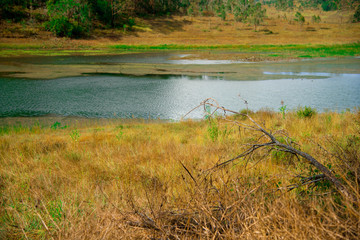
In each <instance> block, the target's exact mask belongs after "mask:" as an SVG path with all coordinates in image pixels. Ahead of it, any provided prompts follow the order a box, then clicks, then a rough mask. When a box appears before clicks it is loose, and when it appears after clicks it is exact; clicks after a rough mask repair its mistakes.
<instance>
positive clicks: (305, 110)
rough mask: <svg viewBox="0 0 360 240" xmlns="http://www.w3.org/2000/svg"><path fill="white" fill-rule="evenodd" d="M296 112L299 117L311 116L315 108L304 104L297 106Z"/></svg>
mask: <svg viewBox="0 0 360 240" xmlns="http://www.w3.org/2000/svg"><path fill="white" fill-rule="evenodd" d="M296 114H297V116H298V117H299V118H311V117H312V116H314V115H315V114H316V110H315V109H314V108H311V107H308V106H305V107H300V108H298V110H297V111H296Z"/></svg>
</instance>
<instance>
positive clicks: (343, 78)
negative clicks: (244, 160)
mask: <svg viewBox="0 0 360 240" xmlns="http://www.w3.org/2000/svg"><path fill="white" fill-rule="evenodd" d="M107 57H108V56H107ZM57 58H60V57H57ZM114 58H118V57H114ZM167 58H168V56H160V55H159V56H158V59H157V60H159V59H160V60H161V59H167ZM80 59H84V61H86V60H87V61H91V59H88V57H80ZM135 59H136V58H135ZM22 60H23V61H24V59H22ZM40 60H41V58H39V59H38V61H39V62H38V64H41V61H40ZM70 60H71V58H68V62H67V63H66V64H74V63H75V62H69V61H70ZM97 60H99V58H97ZM112 60H113V61H117V62H118V61H119V60H116V59H112ZM160 60H159V61H160ZM42 61H44V60H42ZM54 61H55V60H54ZM59 61H60V60H59ZM72 61H75V60H74V59H72ZM104 61H105V60H104ZM124 61H125V60H124ZM126 61H127V62H129V61H130V60H129V59H127V60H126ZM134 61H135V60H134ZM139 61H140V60H139ZM151 61H156V59H155V60H154V59H153V58H152V59H151ZM164 61H165V60H164ZM334 61H335V62H334ZM336 61H338V62H336ZM341 61H342V60H333V61H331V62H326V61H325V63H326V64H327V65H329V66H330V67H328V68H324V62H322V61H320V62H319V61H315V62H314V64H311V63H310V64H309V62H308V61H307V62H306V64H304V66H303V67H301V66H302V64H301V63H299V62H297V63H294V64H292V65H291V64H290V65H287V67H286V66H284V65H282V64H278V65H276V64H275V65H274V64H273V65H271V67H270V66H267V65H264V64H262V65H261V68H262V69H263V71H262V75H261V76H262V77H261V78H262V79H263V80H257V81H234V80H227V79H226V78H225V77H210V76H207V75H206V74H204V75H201V76H198V77H194V76H191V77H190V76H186V75H185V76H177V75H164V76H160V75H154V76H131V75H119V76H116V75H92V76H80V77H68V78H58V79H52V80H33V79H32V80H29V79H19V78H5V77H0V117H14V116H43V115H48V114H50V115H60V116H80V117H91V118H92V117H95V118H114V117H119V118H132V117H134V118H160V119H173V120H179V119H181V117H182V116H184V115H185V114H186V113H187V112H188V111H189V110H191V109H192V108H194V107H195V106H197V105H198V104H199V103H200V102H201V101H203V100H204V99H206V98H209V97H212V98H215V99H216V100H218V101H219V103H220V104H221V105H222V106H225V107H227V108H229V109H232V110H240V109H244V108H246V106H245V105H244V103H243V101H242V100H241V98H243V99H246V100H247V101H248V103H249V104H248V107H249V108H250V109H251V110H255V111H256V110H259V109H263V108H269V109H271V110H275V111H278V109H279V107H280V106H281V101H284V104H285V105H286V106H287V109H296V108H297V107H299V106H311V107H314V108H316V109H317V110H318V111H327V110H330V111H344V110H347V109H350V110H353V109H354V108H356V107H359V106H360V74H359V68H360V59H358V58H354V59H352V60H351V63H352V65H351V64H350V65H351V67H350V68H351V69H352V70H351V71H350V70H349V64H348V63H347V64H345V63H342V62H341ZM60 62H61V61H60ZM108 62H111V61H108ZM32 63H34V62H32ZM57 63H59V62H57ZM47 64H49V62H47ZM63 64H65V63H64V62H63ZM170 64H171V63H170ZM177 64H179V63H177ZM192 64H194V63H192ZM342 64H343V65H344V66H345V65H346V67H347V68H346V70H344V71H343V72H342V68H341V66H342ZM253 65H254V67H257V68H259V66H260V65H257V64H255V63H254V64H253ZM316 65H319V66H322V67H319V68H316ZM276 66H277V67H276ZM289 66H290V67H289ZM291 66H292V67H291ZM335 68H336V71H335V70H334V69H335ZM327 70H328V71H327ZM273 75H277V76H279V79H276V80H267V79H273V78H267V77H269V76H273ZM239 95H240V96H241V98H240V97H239ZM202 116H203V113H202V112H201V111H197V112H194V113H193V114H192V115H190V117H191V118H201V117H202Z"/></svg>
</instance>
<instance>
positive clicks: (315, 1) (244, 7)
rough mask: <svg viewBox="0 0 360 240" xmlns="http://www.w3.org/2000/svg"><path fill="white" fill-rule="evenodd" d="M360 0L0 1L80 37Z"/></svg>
mask: <svg viewBox="0 0 360 240" xmlns="http://www.w3.org/2000/svg"><path fill="white" fill-rule="evenodd" d="M359 1H360V0H298V1H294V0H0V6H1V8H0V18H1V19H5V20H8V21H13V22H20V21H31V22H37V23H42V24H44V27H45V28H46V29H47V30H49V31H52V32H53V33H54V34H56V35H57V36H67V37H80V36H84V35H87V34H88V33H89V32H90V30H91V29H93V28H124V30H127V29H129V30H130V29H131V28H132V27H133V25H135V21H134V17H145V16H164V15H165V16H171V15H173V14H181V15H190V16H218V17H220V18H221V19H223V20H226V18H227V16H228V14H232V15H233V16H234V18H235V20H236V21H241V22H249V23H252V24H253V25H255V27H256V25H258V24H259V23H260V22H261V21H262V19H263V17H264V16H265V10H264V9H263V8H262V6H263V5H264V4H266V5H271V6H275V7H276V8H277V9H279V10H286V9H288V8H295V7H296V8H300V9H305V8H322V9H323V10H324V11H332V10H338V9H343V8H351V7H353V6H354V4H355V6H357V5H358V4H359Z"/></svg>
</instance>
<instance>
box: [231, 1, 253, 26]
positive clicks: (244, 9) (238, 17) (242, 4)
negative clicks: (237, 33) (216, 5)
mask: <svg viewBox="0 0 360 240" xmlns="http://www.w3.org/2000/svg"><path fill="white" fill-rule="evenodd" d="M253 4H254V1H253V0H235V1H234V2H233V7H232V10H233V14H234V17H235V21H237V22H244V21H246V19H247V18H248V16H249V15H250V9H251V6H252V5H253Z"/></svg>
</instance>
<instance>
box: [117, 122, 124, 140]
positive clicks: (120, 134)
mask: <svg viewBox="0 0 360 240" xmlns="http://www.w3.org/2000/svg"><path fill="white" fill-rule="evenodd" d="M116 129H117V130H118V133H117V134H116V139H117V140H120V139H121V138H122V136H123V135H124V131H123V129H124V126H123V125H119V126H117V127H116Z"/></svg>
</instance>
